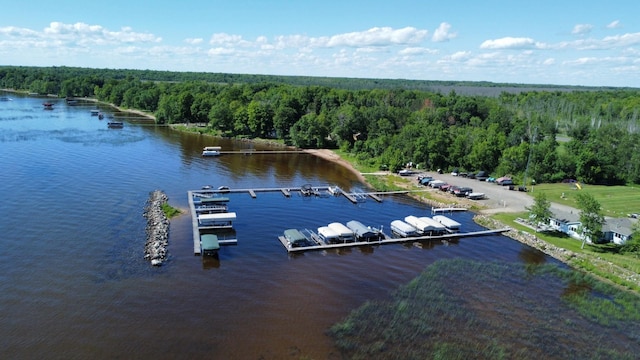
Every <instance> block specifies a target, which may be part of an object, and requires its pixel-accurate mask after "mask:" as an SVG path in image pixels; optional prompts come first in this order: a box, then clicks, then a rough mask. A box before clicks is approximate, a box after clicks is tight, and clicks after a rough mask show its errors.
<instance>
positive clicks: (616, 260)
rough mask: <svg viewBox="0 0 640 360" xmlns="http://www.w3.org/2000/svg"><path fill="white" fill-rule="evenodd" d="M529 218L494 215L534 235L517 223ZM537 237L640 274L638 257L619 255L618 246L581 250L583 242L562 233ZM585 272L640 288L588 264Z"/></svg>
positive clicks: (513, 214) (511, 214)
mask: <svg viewBox="0 0 640 360" xmlns="http://www.w3.org/2000/svg"><path fill="white" fill-rule="evenodd" d="M527 216H528V213H527V212H522V213H501V214H494V215H492V217H493V218H495V219H496V220H498V221H500V222H502V223H503V224H505V225H508V226H511V227H513V228H515V229H518V230H521V231H525V232H528V233H530V234H534V233H535V231H534V230H532V229H530V228H528V227H526V226H522V225H520V224H518V223H516V222H515V220H516V218H526V217H527ZM535 234H536V236H537V237H538V238H540V239H542V240H544V241H545V242H547V243H549V244H552V245H555V246H557V247H560V248H563V249H567V250H569V251H572V252H575V253H582V254H585V255H587V256H589V257H593V258H599V259H602V260H605V261H608V262H610V263H612V264H615V265H617V266H620V267H622V268H625V269H629V270H631V271H634V272H636V273H640V258H639V257H638V256H637V255H633V254H625V255H623V254H619V253H618V249H619V247H618V246H617V245H613V244H593V245H591V244H587V245H585V247H584V249H581V245H582V242H581V241H580V240H577V239H573V238H571V237H569V236H566V235H564V234H560V233H542V232H538V233H535ZM574 265H579V264H574ZM583 270H587V271H591V272H593V273H594V274H596V275H599V276H601V277H604V278H608V279H609V280H611V281H613V282H615V283H618V284H622V285H624V286H628V287H629V288H631V289H633V290H635V291H639V290H640V287H639V286H638V284H635V286H634V285H631V286H630V285H629V283H628V282H626V281H623V280H621V279H616V278H614V277H611V276H610V274H607V270H606V269H594V268H590V265H588V264H587V266H585V267H584V268H583Z"/></svg>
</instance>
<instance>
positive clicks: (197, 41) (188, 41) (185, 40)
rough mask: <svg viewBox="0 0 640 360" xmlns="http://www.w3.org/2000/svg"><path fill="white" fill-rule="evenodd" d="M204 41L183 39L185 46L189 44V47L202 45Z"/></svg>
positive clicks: (200, 39)
mask: <svg viewBox="0 0 640 360" xmlns="http://www.w3.org/2000/svg"><path fill="white" fill-rule="evenodd" d="M203 41H204V39H202V38H188V39H184V42H186V43H187V44H191V45H198V44H202V42H203Z"/></svg>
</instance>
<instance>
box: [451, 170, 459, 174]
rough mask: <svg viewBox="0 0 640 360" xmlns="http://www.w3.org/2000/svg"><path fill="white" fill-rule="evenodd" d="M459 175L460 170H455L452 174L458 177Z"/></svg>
mask: <svg viewBox="0 0 640 360" xmlns="http://www.w3.org/2000/svg"><path fill="white" fill-rule="evenodd" d="M458 173H459V171H458V168H455V169H453V171H452V172H451V175H453V176H458Z"/></svg>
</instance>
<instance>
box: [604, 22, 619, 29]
mask: <svg viewBox="0 0 640 360" xmlns="http://www.w3.org/2000/svg"><path fill="white" fill-rule="evenodd" d="M619 27H622V24H621V23H620V20H613V21H612V22H610V23H609V24H607V29H617V28H619Z"/></svg>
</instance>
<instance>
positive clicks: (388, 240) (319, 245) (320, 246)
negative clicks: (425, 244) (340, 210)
mask: <svg viewBox="0 0 640 360" xmlns="http://www.w3.org/2000/svg"><path fill="white" fill-rule="evenodd" d="M509 230H511V229H508V228H505V229H497V230H481V231H473V232H468V233H455V234H443V235H433V236H431V235H429V236H412V237H399V238H394V237H390V236H388V235H386V234H384V236H383V237H382V238H380V240H373V241H355V242H342V243H336V244H327V243H325V242H323V241H322V240H321V239H320V237H319V236H317V235H316V236H315V237H314V236H313V234H314V233H313V232H311V234H312V236H311V239H310V240H311V241H313V242H314V243H316V245H311V246H298V247H292V246H290V245H289V243H288V241H287V239H286V238H285V237H284V236H279V237H278V240H280V243H282V246H284V248H285V249H286V250H287V252H290V253H295V252H303V251H313V250H328V249H341V248H350V247H358V246H367V245H369V246H370V245H384V244H399V243H406V242H414V241H424V240H451V239H459V238H463V237H474V236H485V235H494V234H501V233H504V232H507V231H509Z"/></svg>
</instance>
